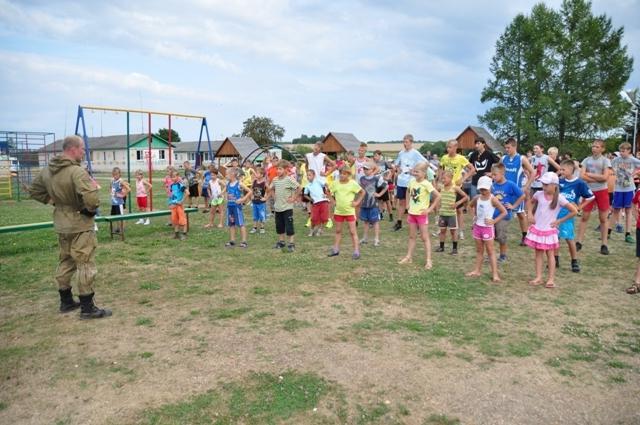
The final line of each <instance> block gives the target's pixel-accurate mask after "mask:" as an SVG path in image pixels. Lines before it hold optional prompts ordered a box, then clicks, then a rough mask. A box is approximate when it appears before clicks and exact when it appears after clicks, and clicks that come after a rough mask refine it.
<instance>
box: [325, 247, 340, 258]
mask: <svg viewBox="0 0 640 425" xmlns="http://www.w3.org/2000/svg"><path fill="white" fill-rule="evenodd" d="M338 255H340V251H336V250H335V249H333V248H331V250H330V251H329V254H328V255H327V257H336V256H338Z"/></svg>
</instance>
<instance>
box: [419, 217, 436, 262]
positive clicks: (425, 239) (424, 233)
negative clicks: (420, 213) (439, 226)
mask: <svg viewBox="0 0 640 425" xmlns="http://www.w3.org/2000/svg"><path fill="white" fill-rule="evenodd" d="M420 238H421V239H422V243H423V244H424V255H425V265H424V268H425V269H427V270H431V267H433V264H432V262H431V239H430V238H429V229H428V228H427V225H426V224H421V225H420Z"/></svg>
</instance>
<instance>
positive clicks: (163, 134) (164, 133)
mask: <svg viewBox="0 0 640 425" xmlns="http://www.w3.org/2000/svg"><path fill="white" fill-rule="evenodd" d="M156 136H158V137H160V138H161V139H163V140H167V141H169V129H167V128H161V129H160V130H158V132H157V133H156ZM180 140H181V139H180V135H179V134H178V132H177V131H175V130H174V129H173V128H172V129H171V143H179V142H180Z"/></svg>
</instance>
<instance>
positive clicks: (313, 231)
mask: <svg viewBox="0 0 640 425" xmlns="http://www.w3.org/2000/svg"><path fill="white" fill-rule="evenodd" d="M315 235H316V231H315V230H314V229H311V230H309V234H307V236H309V237H312V236H315Z"/></svg>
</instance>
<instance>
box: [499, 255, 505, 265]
mask: <svg viewBox="0 0 640 425" xmlns="http://www.w3.org/2000/svg"><path fill="white" fill-rule="evenodd" d="M506 262H507V256H506V255H500V256H499V257H498V263H500V264H504V263H506Z"/></svg>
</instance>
